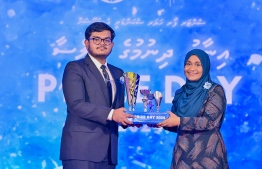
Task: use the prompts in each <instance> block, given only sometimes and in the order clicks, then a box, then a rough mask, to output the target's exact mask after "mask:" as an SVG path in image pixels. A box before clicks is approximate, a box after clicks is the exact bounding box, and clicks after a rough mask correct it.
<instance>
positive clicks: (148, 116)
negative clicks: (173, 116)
mask: <svg viewBox="0 0 262 169" xmlns="http://www.w3.org/2000/svg"><path fill="white" fill-rule="evenodd" d="M127 113H128V114H132V115H134V116H135V118H128V120H130V121H132V122H133V124H158V123H160V122H162V121H164V120H166V119H167V118H169V114H168V113H163V112H141V111H127Z"/></svg>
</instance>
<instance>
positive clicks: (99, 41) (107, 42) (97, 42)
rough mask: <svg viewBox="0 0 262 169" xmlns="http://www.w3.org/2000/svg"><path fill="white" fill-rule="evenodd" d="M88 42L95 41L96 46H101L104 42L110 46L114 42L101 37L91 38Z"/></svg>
mask: <svg viewBox="0 0 262 169" xmlns="http://www.w3.org/2000/svg"><path fill="white" fill-rule="evenodd" d="M88 40H93V42H94V44H96V45H99V44H100V43H101V42H102V41H103V42H104V44H105V45H110V44H111V43H112V40H111V39H110V38H105V39H101V38H99V37H95V38H89V39H88Z"/></svg>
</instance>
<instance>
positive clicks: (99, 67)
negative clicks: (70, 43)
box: [88, 54, 107, 70]
mask: <svg viewBox="0 0 262 169" xmlns="http://www.w3.org/2000/svg"><path fill="white" fill-rule="evenodd" d="M88 55H89V56H90V58H91V60H92V61H93V62H94V64H95V65H96V67H97V69H98V70H100V69H101V66H102V64H101V63H100V62H98V60H96V59H95V58H94V57H93V56H92V55H90V54H88ZM104 65H105V66H106V67H107V61H106V62H105V64H104Z"/></svg>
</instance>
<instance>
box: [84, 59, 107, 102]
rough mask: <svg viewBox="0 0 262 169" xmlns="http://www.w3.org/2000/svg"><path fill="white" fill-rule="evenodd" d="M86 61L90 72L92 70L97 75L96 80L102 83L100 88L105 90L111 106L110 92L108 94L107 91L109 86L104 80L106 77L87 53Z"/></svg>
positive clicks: (104, 92)
mask: <svg viewBox="0 0 262 169" xmlns="http://www.w3.org/2000/svg"><path fill="white" fill-rule="evenodd" d="M85 63H86V64H87V67H88V69H89V70H90V72H92V74H93V75H94V76H95V78H96V80H97V81H98V83H99V84H100V88H101V90H102V91H103V94H104V97H105V99H106V102H107V104H108V106H109V105H110V104H109V94H108V91H107V86H106V83H105V81H104V78H103V77H102V75H101V73H100V72H99V70H98V69H97V67H96V66H95V64H94V62H93V61H92V60H91V59H90V56H89V55H86V57H85ZM110 71H111V70H110Z"/></svg>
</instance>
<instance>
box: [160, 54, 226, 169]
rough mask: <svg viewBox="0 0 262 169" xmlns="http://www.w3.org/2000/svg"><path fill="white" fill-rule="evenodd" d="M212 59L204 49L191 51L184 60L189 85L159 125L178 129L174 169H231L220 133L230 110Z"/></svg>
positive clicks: (173, 160)
mask: <svg viewBox="0 0 262 169" xmlns="http://www.w3.org/2000/svg"><path fill="white" fill-rule="evenodd" d="M209 72H210V59H209V56H208V54H207V53H205V52H204V51H203V50H200V49H193V50H191V51H189V52H188V53H187V55H186V57H185V61H184V74H185V76H186V84H185V85H183V86H182V87H181V88H180V89H178V90H177V91H176V93H175V97H174V99H173V101H172V103H173V105H172V109H171V111H172V112H169V114H170V117H169V118H168V119H166V120H165V121H163V122H161V123H159V124H158V127H164V129H166V130H169V131H173V132H177V139H176V144H175V147H174V150H173V158H172V164H171V169H184V168H190V169H191V168H194V169H207V168H208V169H228V168H229V166H228V161H227V154H226V148H225V145H224V141H223V138H222V136H221V133H220V128H221V125H222V123H223V119H224V114H225V110H226V97H225V93H224V90H223V88H222V86H220V85H218V84H216V83H214V82H213V81H212V80H211V78H210V74H209Z"/></svg>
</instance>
